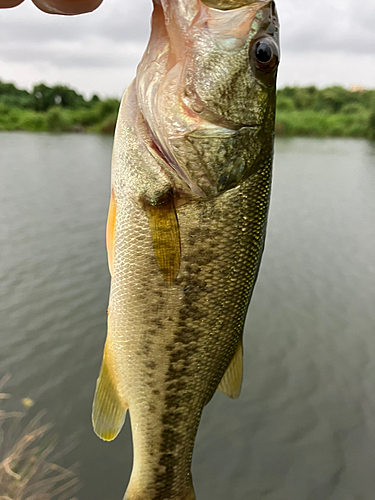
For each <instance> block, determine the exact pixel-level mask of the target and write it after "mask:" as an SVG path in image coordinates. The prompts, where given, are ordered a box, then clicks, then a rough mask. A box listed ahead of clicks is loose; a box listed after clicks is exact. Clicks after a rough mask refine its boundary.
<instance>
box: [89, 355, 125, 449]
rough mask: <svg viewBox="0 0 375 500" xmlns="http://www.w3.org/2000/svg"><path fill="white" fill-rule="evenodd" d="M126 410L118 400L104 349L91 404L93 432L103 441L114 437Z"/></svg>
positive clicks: (122, 421) (122, 422)
mask: <svg viewBox="0 0 375 500" xmlns="http://www.w3.org/2000/svg"><path fill="white" fill-rule="evenodd" d="M126 411H127V407H126V406H125V405H123V404H122V403H121V402H120V400H119V397H118V394H117V390H116V388H115V385H114V382H113V380H112V377H111V373H110V370H109V367H108V357H107V356H106V349H104V356H103V362H102V366H101V368H100V374H99V378H98V381H97V383H96V391H95V396H94V403H93V406H92V423H93V426H94V431H95V433H96V434H97V435H98V436H99V437H100V438H101V439H104V441H112V440H113V439H115V437H116V436H117V434H118V433H119V432H120V430H121V428H122V426H123V424H124V422H125V417H126Z"/></svg>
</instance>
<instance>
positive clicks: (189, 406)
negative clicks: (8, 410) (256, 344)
mask: <svg viewBox="0 0 375 500" xmlns="http://www.w3.org/2000/svg"><path fill="white" fill-rule="evenodd" d="M278 62H279V33H278V19H277V14H276V9H275V4H274V2H273V1H269V0H260V1H254V0H154V12H153V16H152V31H151V38H150V42H149V44H148V47H147V49H146V52H145V54H144V56H143V59H142V61H141V63H140V65H139V67H138V71H137V76H136V79H135V80H134V81H133V83H132V84H131V85H130V87H129V88H128V90H127V91H126V92H125V95H124V97H123V100H122V103H121V107H120V111H119V117H118V123H117V128H116V134H115V142H114V151H113V162H112V196H111V202H110V209H109V215H108V224H107V248H108V259H109V267H110V272H111V275H112V281H111V292H110V300H109V309H108V335H107V340H106V344H105V348H104V356H103V363H102V367H101V371H100V375H99V379H98V382H97V388H96V394H95V400H94V405H93V424H94V429H95V431H96V433H97V434H98V435H99V436H100V437H101V438H102V439H104V440H112V439H114V438H115V437H116V435H117V434H118V432H119V431H120V429H121V427H122V425H123V423H124V420H125V415H126V412H127V409H129V413H130V417H131V424H132V433H133V444H134V464H133V471H132V475H131V479H130V483H129V485H128V489H127V492H126V494H125V499H126V500H192V499H194V498H195V495H194V490H193V486H192V479H191V473H190V468H191V458H192V452H193V446H194V440H195V436H196V432H197V428H198V424H199V421H200V416H201V413H202V410H203V407H204V406H205V405H206V404H207V403H208V402H209V401H210V399H211V398H212V396H213V394H214V393H215V391H216V389H219V390H221V391H223V392H225V393H226V394H227V395H228V396H230V397H231V398H236V397H238V395H239V392H240V388H241V382H242V334H243V326H244V320H245V315H246V311H247V308H248V305H249V301H250V298H251V294H252V292H253V288H254V284H255V281H256V278H257V275H258V271H259V265H260V260H261V255H262V252H263V247H264V240H265V231H266V223H267V213H268V206H269V199H270V189H271V174H272V157H273V138H274V119H275V81H276V72H277V67H278Z"/></svg>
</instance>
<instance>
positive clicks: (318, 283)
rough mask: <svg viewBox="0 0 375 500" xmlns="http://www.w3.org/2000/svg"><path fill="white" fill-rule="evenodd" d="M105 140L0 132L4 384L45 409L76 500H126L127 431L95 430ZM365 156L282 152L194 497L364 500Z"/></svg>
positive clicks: (373, 179)
mask: <svg viewBox="0 0 375 500" xmlns="http://www.w3.org/2000/svg"><path fill="white" fill-rule="evenodd" d="M111 147H112V140H111V139H109V138H107V137H100V136H94V135H47V134H46V135H44V134H26V133H1V134H0V151H1V165H0V172H1V174H0V175H1V183H0V207H1V210H0V218H1V224H0V239H1V243H0V256H1V258H0V268H1V269H0V276H1V278H0V279H1V288H0V295H1V297H0V308H1V328H0V375H1V374H4V373H6V372H10V373H11V374H12V378H11V380H10V382H9V383H8V385H7V389H8V391H9V392H11V393H12V394H13V404H14V407H16V408H19V407H20V402H19V401H20V400H21V399H22V398H24V397H30V398H32V399H33V400H35V406H34V407H33V408H32V409H31V413H32V414H34V413H36V412H38V411H39V410H41V409H44V408H46V409H47V411H48V419H49V420H51V421H53V422H54V424H55V430H56V431H57V432H58V434H59V436H60V447H61V448H63V447H66V446H69V445H72V446H73V449H72V450H71V451H70V452H69V453H68V454H67V455H65V457H64V458H63V460H62V461H61V462H60V463H62V465H66V466H68V465H70V464H72V463H73V462H76V461H78V462H80V463H81V467H80V469H79V475H80V478H81V480H82V482H83V488H82V489H81V491H80V492H79V495H78V496H79V499H80V500H96V499H98V500H99V499H105V500H121V498H122V495H123V492H124V490H125V487H126V484H127V481H128V478H129V474H130V470H131V462H132V451H131V437H130V429H129V424H128V423H127V424H126V426H125V428H124V430H123V431H122V433H121V434H120V436H119V437H118V438H117V439H116V440H115V441H114V442H113V443H103V442H101V441H100V440H99V439H98V438H97V437H96V436H95V435H94V433H93V431H92V429H91V423H90V413H91V402H92V396H93V391H94V386H95V381H96V378H97V375H98V371H99V366H100V361H101V353H102V348H103V343H104V339H105V323H106V307H107V300H108V290H109V275H108V271H107V267H106V253H105V244H104V231H105V219H106V211H107V206H108V200H109V165H110V157H111ZM374 160H375V148H374V146H373V145H371V143H369V142H366V141H364V140H340V139H337V140H315V139H290V140H289V139H288V140H286V139H279V140H278V141H277V144H276V159H275V178H274V189H273V196H272V205H271V212H270V221H269V230H268V237H267V245H266V251H265V255H264V259H263V264H262V268H261V272H260V275H259V280H258V284H257V287H256V291H255V294H254V298H253V301H252V304H251V307H250V311H249V315H248V320H247V324H246V331H245V380H244V386H243V391H242V394H241V398H240V399H239V400H238V401H236V402H233V401H230V400H229V399H228V398H226V396H224V395H222V394H220V393H218V394H217V395H216V396H215V397H214V399H213V400H212V402H211V403H210V404H209V405H208V406H207V408H206V409H205V411H204V414H203V419H202V424H201V427H200V430H199V433H198V438H197V444H196V449H195V454H194V460H193V478H194V484H195V489H196V492H197V497H198V499H199V500H227V499H228V498H233V499H235V500H258V499H267V500H323V499H324V500H325V499H327V500H328V499H329V500H359V499H361V500H372V499H373V497H374V493H373V492H374V491H375V475H374V470H375V389H374V387H375V331H374V330H375V328H374V327H375V304H374V292H375V259H374V256H375V251H374V249H375V223H374V220H375V218H374V216H375V196H374V192H375V161H374Z"/></svg>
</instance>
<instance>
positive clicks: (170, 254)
mask: <svg viewBox="0 0 375 500" xmlns="http://www.w3.org/2000/svg"><path fill="white" fill-rule="evenodd" d="M144 207H145V210H146V214H147V217H148V222H149V225H150V230H151V237H152V243H153V245H154V251H155V255H156V260H157V262H158V265H159V268H160V271H161V272H162V274H163V276H164V278H165V279H166V281H167V283H169V284H172V283H173V282H174V280H175V278H176V276H177V273H178V269H179V267H180V257H181V247H180V228H179V226H178V220H177V214H176V209H175V206H174V197H173V192H172V190H169V191H168V192H167V193H164V194H163V195H161V196H160V197H159V198H158V199H157V200H156V201H155V202H150V201H149V200H145V202H144Z"/></svg>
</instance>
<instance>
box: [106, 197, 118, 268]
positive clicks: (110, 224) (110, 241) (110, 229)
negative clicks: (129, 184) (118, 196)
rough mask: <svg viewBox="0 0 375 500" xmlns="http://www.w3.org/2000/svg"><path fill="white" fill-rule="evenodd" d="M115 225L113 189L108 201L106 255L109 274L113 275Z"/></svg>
mask: <svg viewBox="0 0 375 500" xmlns="http://www.w3.org/2000/svg"><path fill="white" fill-rule="evenodd" d="M115 225H116V201H115V195H114V194H113V191H112V192H111V201H110V202H109V209H108V218H107V233H106V241H107V255H108V267H109V272H110V273H111V276H113V261H114V253H115Z"/></svg>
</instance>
